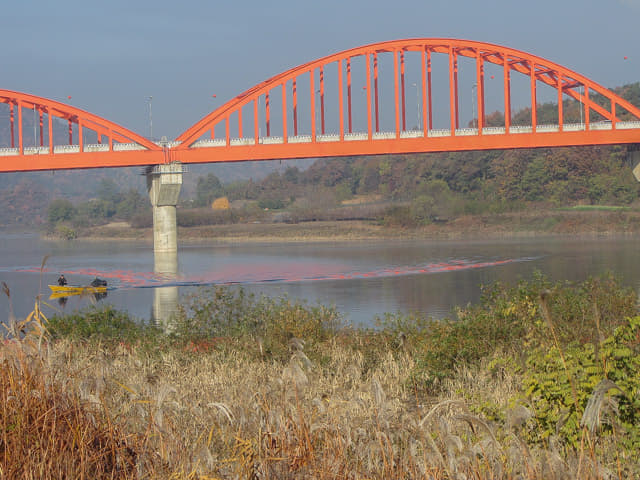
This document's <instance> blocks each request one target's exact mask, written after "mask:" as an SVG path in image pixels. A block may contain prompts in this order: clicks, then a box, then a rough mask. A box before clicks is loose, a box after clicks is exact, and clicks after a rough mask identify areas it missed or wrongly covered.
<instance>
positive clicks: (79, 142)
mask: <svg viewBox="0 0 640 480" xmlns="http://www.w3.org/2000/svg"><path fill="white" fill-rule="evenodd" d="M0 104H5V105H7V107H8V108H7V107H5V109H6V110H7V112H6V113H7V116H8V122H7V123H8V132H6V133H7V134H6V137H7V138H6V141H7V144H5V145H2V146H0V172H8V171H27V170H49V169H64V168H92V167H110V166H132V165H149V164H155V163H162V162H163V161H164V157H165V155H164V154H163V149H162V147H160V146H158V145H156V144H155V143H154V142H152V141H150V140H148V139H147V138H144V137H142V136H140V135H138V134H136V133H134V132H133V131H131V130H128V129H126V128H125V127H122V126H120V125H118V124H116V123H113V122H111V121H109V120H106V119H104V118H101V117H99V116H97V115H94V114H92V113H89V112H86V111H84V110H81V109H79V108H76V107H73V106H71V105H67V104H64V103H61V102H57V101H55V100H51V99H47V98H43V97H38V96H35V95H30V94H27V93H22V92H15V91H11V90H0ZM27 116H29V117H31V118H32V119H33V120H32V121H31V125H30V127H31V128H29V131H27V128H25V124H26V123H27V122H26V121H25V120H26V119H27ZM31 118H30V119H29V120H31ZM62 137H67V138H68V142H60V139H61V138H62ZM56 139H57V141H58V142H60V143H59V144H56ZM65 140H66V139H65Z"/></svg>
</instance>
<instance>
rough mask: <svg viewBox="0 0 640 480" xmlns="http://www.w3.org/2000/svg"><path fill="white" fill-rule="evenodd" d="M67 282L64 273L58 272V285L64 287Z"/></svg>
mask: <svg viewBox="0 0 640 480" xmlns="http://www.w3.org/2000/svg"><path fill="white" fill-rule="evenodd" d="M66 284H67V279H66V278H64V274H60V276H59V277H58V285H60V286H61V287H64V286H65V285H66Z"/></svg>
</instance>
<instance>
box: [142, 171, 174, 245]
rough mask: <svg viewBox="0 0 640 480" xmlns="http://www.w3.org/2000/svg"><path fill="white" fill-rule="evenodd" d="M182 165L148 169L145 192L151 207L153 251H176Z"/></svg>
mask: <svg viewBox="0 0 640 480" xmlns="http://www.w3.org/2000/svg"><path fill="white" fill-rule="evenodd" d="M182 172H183V169H182V164H181V163H178V162H174V163H166V164H162V165H155V166H153V167H148V168H147V171H146V175H147V190H148V191H149V199H150V200H151V205H152V206H153V251H154V253H158V252H177V251H178V225H177V222H176V205H177V204H178V196H179V195H180V187H182Z"/></svg>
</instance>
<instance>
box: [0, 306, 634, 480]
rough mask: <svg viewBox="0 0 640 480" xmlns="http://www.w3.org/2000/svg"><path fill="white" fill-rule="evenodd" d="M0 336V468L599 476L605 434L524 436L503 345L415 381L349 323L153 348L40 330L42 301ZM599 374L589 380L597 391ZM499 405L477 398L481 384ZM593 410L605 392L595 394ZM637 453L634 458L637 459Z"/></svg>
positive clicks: (409, 358) (241, 474) (405, 356)
mask: <svg viewBox="0 0 640 480" xmlns="http://www.w3.org/2000/svg"><path fill="white" fill-rule="evenodd" d="M9 323H10V325H9V326H10V327H11V328H10V330H11V331H12V332H13V336H12V338H11V339H10V340H6V341H4V343H3V344H2V346H1V347H0V366H1V368H0V382H2V385H1V387H2V391H1V392H0V395H1V396H2V410H1V412H2V414H1V417H0V425H1V426H2V437H1V439H0V478H7V479H9V478H87V479H89V478H140V479H143V478H167V479H180V478H185V479H193V480H196V479H203V480H204V479H214V478H242V479H268V478H291V479H303V478H304V479H307V478H314V479H316V478H317V479H365V478H366V479H369V478H379V479H407V478H414V479H434V480H437V479H456V480H458V479H460V480H462V479H523V480H524V479H531V480H533V479H565V478H581V479H609V478H621V475H620V474H617V472H621V471H623V468H624V469H626V470H624V471H625V472H627V473H628V474H630V475H631V476H633V475H634V474H635V475H637V474H638V473H640V472H639V471H638V467H637V465H636V466H635V467H634V466H633V464H632V463H630V462H634V461H635V460H628V461H627V464H626V465H623V466H622V467H621V466H620V465H617V464H616V456H615V448H616V446H615V445H614V444H608V445H607V444H602V445H601V447H602V448H601V449H600V450H599V451H600V452H602V451H604V452H606V455H601V454H597V453H596V449H595V448H593V444H592V437H590V434H589V432H587V429H585V437H584V439H585V441H584V444H583V445H581V448H580V449H578V450H576V451H561V449H560V448H559V447H558V445H557V443H556V442H555V441H554V439H553V438H551V439H550V440H549V441H548V443H547V444H546V445H543V446H540V445H538V446H533V445H529V444H528V443H527V441H526V435H525V433H526V429H528V428H529V429H530V428H535V425H532V419H531V418H532V412H531V409H530V408H529V406H528V405H526V404H519V405H509V399H510V398H513V397H514V393H515V392H517V390H518V385H519V384H520V379H519V378H518V376H517V375H516V374H513V373H510V370H509V369H501V368H497V367H496V365H498V366H499V365H500V362H501V361H502V358H501V355H499V354H496V356H495V357H494V358H489V359H485V360H484V361H483V362H482V363H481V364H480V365H479V366H477V367H474V368H473V369H460V370H458V371H457V372H456V374H455V375H454V376H453V377H452V378H450V379H448V380H445V381H444V384H443V388H442V389H441V392H442V393H440V394H439V396H437V397H426V396H424V394H422V393H420V392H419V391H418V390H417V389H414V388H412V374H414V372H415V362H414V352H411V351H405V350H402V349H401V348H398V346H397V345H396V346H389V347H387V348H386V350H381V353H380V358H379V359H378V360H379V361H377V362H376V363H375V366H373V367H372V365H371V363H370V362H369V361H368V359H367V356H366V354H365V351H364V350H362V349H360V348H356V346H358V345H363V344H366V340H365V339H363V338H359V336H360V335H363V334H362V333H360V332H350V333H349V335H350V338H349V339H344V338H341V337H340V336H339V335H337V336H334V337H331V338H330V339H329V340H327V341H325V342H324V344H323V345H322V351H323V356H322V361H321V362H319V361H316V363H313V362H311V361H310V360H309V358H308V357H307V355H306V354H305V342H304V341H303V340H302V339H297V338H292V339H291V341H290V343H289V347H290V360H289V361H288V362H285V363H284V364H283V363H282V362H278V361H276V360H266V359H265V358H260V356H259V355H253V354H248V353H247V350H242V349H238V350H237V351H233V350H231V351H230V349H224V350H216V349H213V348H203V349H198V348H193V349H181V348H178V347H167V348H166V349H165V350H150V349H148V348H139V347H137V346H134V345H129V344H125V343H109V344H100V343H96V342H84V341H72V340H68V339H62V340H57V341H55V342H54V341H50V340H49V339H48V336H47V333H46V331H45V329H44V326H45V324H46V319H44V318H43V317H42V315H41V314H40V311H39V307H38V303H37V302H36V306H35V309H34V313H33V314H32V315H30V316H29V317H28V318H27V319H25V320H23V321H18V320H17V319H15V318H13V319H12V322H9ZM611 388H612V386H611V385H609V384H606V385H604V386H602V388H599V389H597V391H598V392H600V393H598V395H600V397H602V396H603V395H604V393H606V391H607V390H609V389H611ZM484 399H486V400H491V402H493V403H494V404H497V405H499V409H500V411H503V412H506V416H505V418H503V419H500V418H491V417H489V416H487V415H481V414H480V413H478V412H479V411H480V410H481V409H478V408H475V407H474V408H472V407H471V405H476V406H477V405H481V404H482V402H483V400H484ZM593 404H594V407H593V410H594V415H595V416H598V415H600V411H601V407H600V406H601V405H602V401H598V399H595V400H594V402H593ZM634 469H635V470H634Z"/></svg>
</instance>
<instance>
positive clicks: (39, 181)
mask: <svg viewBox="0 0 640 480" xmlns="http://www.w3.org/2000/svg"><path fill="white" fill-rule="evenodd" d="M34 120H35V121H36V122H37V117H35V116H34V115H32V114H31V113H30V112H28V111H25V112H24V113H23V132H25V134H24V144H25V146H33V145H34V136H33V135H32V134H31V132H33V126H34ZM36 128H37V127H36ZM37 135H38V131H37V130H36V141H39V139H37ZM45 135H46V134H45ZM67 136H68V131H67V125H66V123H65V122H61V121H59V120H57V121H56V122H54V128H53V137H54V140H55V143H56V144H64V143H66V142H68V137H67ZM85 141H86V142H88V143H91V142H95V141H96V138H95V135H92V132H89V131H87V134H86V135H85ZM10 146H11V131H10V121H9V106H8V105H6V104H0V147H10ZM312 163H313V160H295V161H282V162H280V161H271V162H240V163H234V164H219V165H210V164H203V165H189V166H188V167H187V171H188V173H187V174H186V175H185V176H184V184H183V189H182V193H181V196H182V198H191V197H192V196H193V195H194V193H195V186H196V183H197V180H198V177H199V176H203V175H207V174H209V173H213V174H214V175H216V176H217V177H218V178H219V179H220V180H221V181H222V182H223V183H231V182H237V181H246V180H249V179H252V180H254V181H259V180H261V179H263V178H265V177H266V176H268V175H269V174H270V173H272V172H274V171H284V169H285V168H286V167H287V166H296V167H298V168H299V169H301V170H304V169H306V168H307V167H308V166H309V165H311V164H312ZM142 170H143V169H142V168H140V167H132V168H96V169H88V170H58V171H44V172H22V173H4V174H0V206H2V208H1V209H0V224H2V225H7V224H14V223H26V224H39V223H41V221H42V218H43V217H44V211H45V210H46V207H47V205H48V203H49V201H50V200H51V199H52V198H60V197H62V198H68V199H69V200H71V201H72V202H77V201H84V200H87V199H90V198H93V197H94V196H95V191H96V189H97V188H98V186H99V185H100V182H101V181H102V180H104V179H109V180H113V181H115V182H116V183H117V184H118V186H119V187H120V189H121V190H123V191H126V190H129V189H132V188H133V189H136V190H138V191H140V192H141V193H143V192H146V188H147V187H146V180H145V177H144V176H143V175H142Z"/></svg>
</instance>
